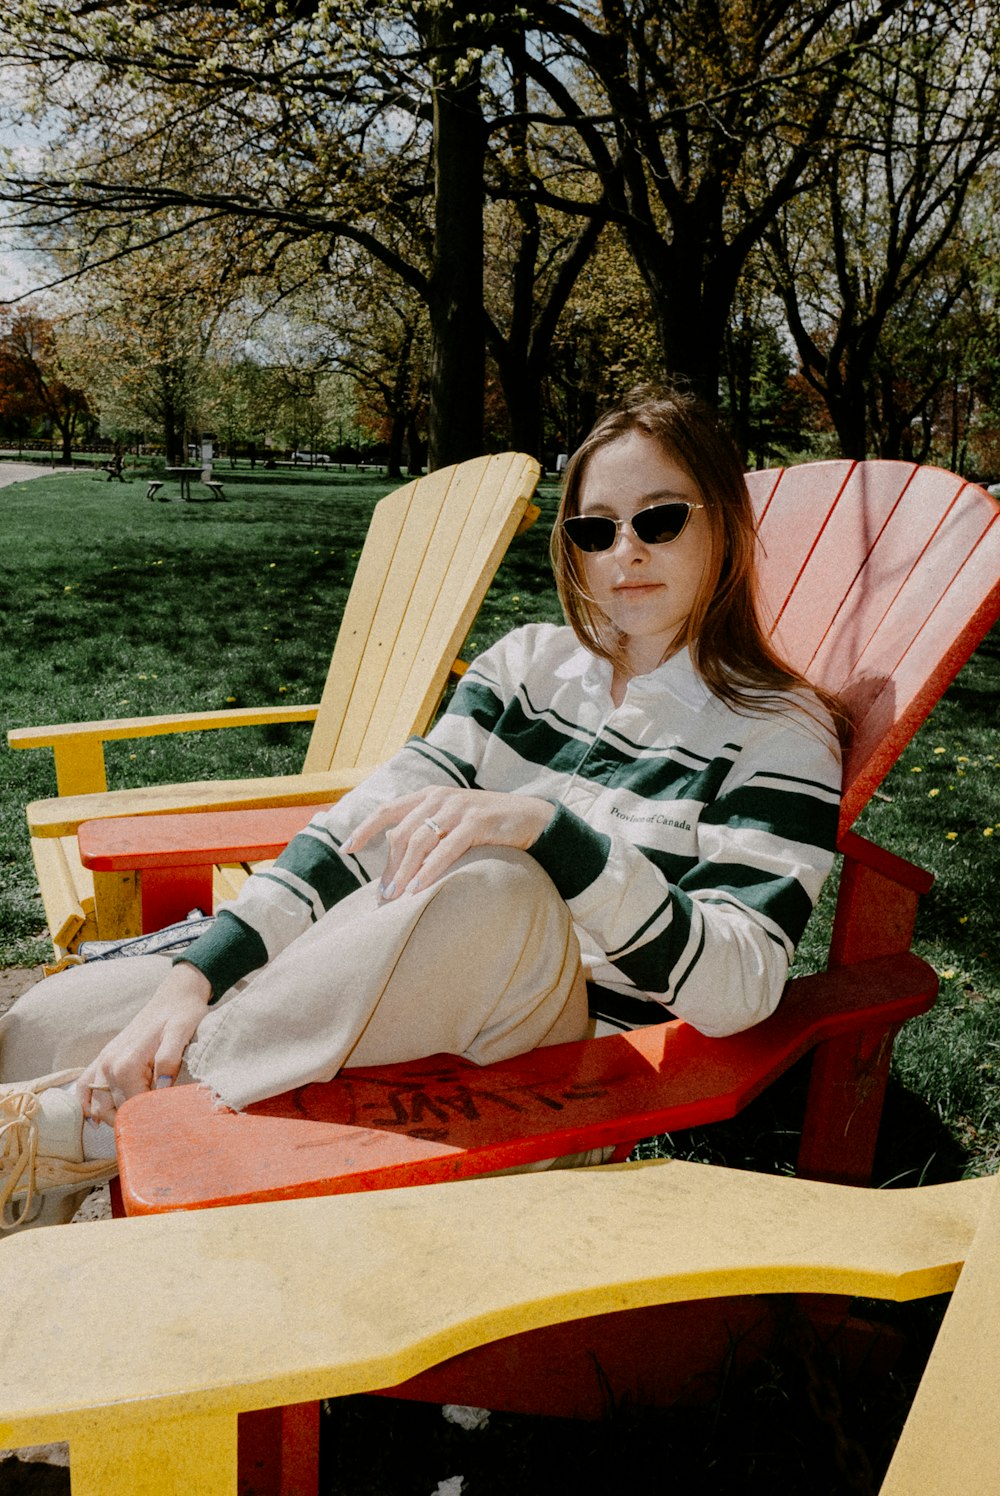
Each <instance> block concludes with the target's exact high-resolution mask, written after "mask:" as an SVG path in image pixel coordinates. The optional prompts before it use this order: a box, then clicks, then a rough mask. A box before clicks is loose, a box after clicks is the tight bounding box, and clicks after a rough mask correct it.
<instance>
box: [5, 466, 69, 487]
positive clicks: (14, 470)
mask: <svg viewBox="0 0 1000 1496" xmlns="http://www.w3.org/2000/svg"><path fill="white" fill-rule="evenodd" d="M74 471H75V469H74V468H68V467H40V466H39V464H38V463H37V462H0V488H7V487H8V486H9V485H10V484H11V483H23V482H24V481H25V479H26V478H51V477H52V476H53V474H54V473H72V472H74Z"/></svg>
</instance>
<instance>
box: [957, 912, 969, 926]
mask: <svg viewBox="0 0 1000 1496" xmlns="http://www.w3.org/2000/svg"><path fill="white" fill-rule="evenodd" d="M958 922H959V924H960V925H967V924H968V923H969V916H968V915H967V914H960V915H959V916H958Z"/></svg>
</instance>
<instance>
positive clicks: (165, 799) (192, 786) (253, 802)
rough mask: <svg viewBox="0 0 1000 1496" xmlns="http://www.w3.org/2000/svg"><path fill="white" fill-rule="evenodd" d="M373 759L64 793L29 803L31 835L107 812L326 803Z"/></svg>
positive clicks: (67, 830) (67, 831) (69, 831)
mask: <svg viewBox="0 0 1000 1496" xmlns="http://www.w3.org/2000/svg"><path fill="white" fill-rule="evenodd" d="M374 768H375V765H374V764H366V765H364V766H363V767H361V768H356V769H332V770H329V771H327V772H324V773H320V774H279V775H274V776H272V777H269V778H266V779H229V780H227V779H206V780H192V781H191V782H190V783H185V784H159V785H154V786H151V787H149V788H146V789H134V790H108V791H105V792H104V793H103V794H99V795H65V796H58V797H53V798H52V799H51V800H34V801H32V802H31V804H30V805H29V806H28V811H27V814H28V827H29V830H30V831H31V835H32V836H33V837H50V836H75V835H76V832H77V829H78V827H79V825H80V823H81V822H82V821H96V820H104V819H105V818H106V817H108V816H133V815H164V814H171V813H179V812H181V811H192V810H256V809H259V808H260V807H262V806H266V805H324V804H327V803H329V802H331V801H333V800H339V799H340V797H341V795H344V794H346V793H347V791H348V790H350V789H353V788H354V786H355V785H356V784H360V783H361V781H362V780H363V779H365V778H366V777H367V776H368V775H369V774H371V773H372V772H373V770H374Z"/></svg>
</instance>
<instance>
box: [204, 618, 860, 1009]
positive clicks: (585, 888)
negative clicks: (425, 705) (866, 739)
mask: <svg viewBox="0 0 1000 1496" xmlns="http://www.w3.org/2000/svg"><path fill="white" fill-rule="evenodd" d="M430 784H443V785H451V784H454V785H457V786H462V787H468V788H471V789H485V790H505V791H508V792H512V793H520V794H525V795H538V796H542V797H544V798H546V799H548V800H550V801H551V802H552V803H553V804H554V805H555V806H556V815H555V817H554V819H553V820H552V822H551V824H550V825H549V827H548V828H547V830H546V831H545V832H544V833H543V835H542V836H540V837H539V838H538V840H537V841H536V842H535V843H534V845H533V846H531V847H530V848H529V852H530V854H531V855H532V856H533V857H534V858H535V859H536V860H537V861H538V862H539V863H540V864H541V866H542V867H543V868H544V869H545V871H546V872H547V873H548V874H549V876H550V877H551V879H552V881H553V883H554V884H555V886H556V888H557V889H558V891H559V893H560V894H561V896H562V897H563V898H564V899H565V900H566V903H567V904H568V906H569V909H570V911H571V913H572V916H573V920H574V923H575V925H576V929H577V933H578V936H579V939H580V945H581V949H582V951H583V958H584V964H585V967H586V969H587V977H588V981H590V982H592V983H595V984H597V985H598V986H599V988H601V989H604V993H603V996H604V1002H603V1003H602V1002H600V1001H598V1004H597V1009H596V1010H597V1011H598V1012H602V1013H605V1014H606V1015H607V1016H608V1017H609V1018H610V1021H611V1022H612V1023H617V1024H618V1025H619V1026H627V1025H628V1024H629V1023H630V1022H631V1021H635V1018H636V1016H637V1015H639V1014H642V1013H644V1012H645V1011H646V1009H645V1008H638V1007H637V1006H636V1000H645V1001H647V1002H648V1001H649V1000H652V1001H653V1002H654V1003H655V1004H656V1005H657V1006H655V1007H653V1008H652V1009H650V1010H649V1012H650V1017H651V1018H653V1017H655V1018H657V1019H662V1017H664V1016H665V1015H664V1013H663V1009H662V1008H661V1007H660V1006H659V1005H660V1004H664V1005H666V1008H667V1010H668V1014H672V1015H675V1016H677V1017H681V1018H685V1019H687V1020H688V1021H689V1022H691V1023H692V1024H694V1026H695V1027H696V1028H698V1029H700V1030H701V1031H702V1032H703V1033H706V1034H713V1035H721V1034H727V1033H735V1032H737V1031H739V1030H740V1029H744V1028H748V1027H750V1026H751V1025H752V1024H754V1023H757V1022H759V1021H760V1020H761V1019H762V1018H765V1017H767V1015H768V1014H769V1013H770V1012H772V1011H773V1010H774V1008H775V1007H776V1005H777V1003H778V1000H779V998H780V996H781V992H782V989H783V986H784V983H785V980H786V976H787V970H788V963H789V960H790V958H791V955H792V952H793V950H794V947H795V944H796V942H797V941H798V939H799V937H800V936H801V934H802V931H803V929H804V928H805V924H806V921H807V919H808V917H809V914H810V912H811V910H812V907H813V905H814V903H815V901H816V898H817V896H818V894H819V891H820V888H821V886H822V883H823V880H824V878H825V877H826V874H827V872H828V871H829V869H830V865H831V863H832V860H833V849H834V842H835V837H836V831H837V813H838V805H839V798H840V758H839V752H838V749H837V744H836V738H835V735H834V733H833V731H832V728H831V727H830V726H829V724H828V723H827V721H826V718H825V716H824V714H823V712H822V710H821V709H820V708H819V707H818V705H817V703H816V702H815V701H814V700H812V699H811V698H806V697H805V696H801V695H789V696H788V698H787V706H786V707H784V708H783V709H781V710H778V711H774V710H771V711H764V710H763V709H761V710H756V711H752V712H751V711H747V712H741V713H737V712H735V711H733V710H732V709H731V708H730V707H728V706H726V705H724V704H723V703H722V702H720V701H719V700H718V698H716V697H715V696H713V695H712V694H711V692H710V691H709V690H708V688H707V687H706V686H705V684H704V682H703V681H702V679H701V677H700V676H699V675H698V674H697V672H696V671H695V669H694V667H693V665H692V662H691V659H690V656H689V655H688V653H687V651H684V652H682V653H681V654H678V655H675V656H674V657H673V658H672V659H670V660H668V661H667V663H666V664H664V665H661V666H660V667H659V668H658V669H656V670H654V671H652V672H651V673H650V674H649V675H644V676H638V677H636V678H635V679H633V680H632V681H631V682H630V683H629V685H628V689H627V691H626V694H625V699H624V701H623V702H622V704H621V706H618V707H616V706H615V705H614V703H613V702H612V699H611V668H610V666H609V665H608V664H607V663H606V662H604V661H603V660H599V659H597V658H596V657H595V656H593V655H592V654H590V652H589V651H588V650H585V649H584V648H582V647H581V646H580V644H579V643H578V642H577V640H576V638H575V637H574V635H573V633H572V631H571V630H570V629H568V628H558V627H556V626H554V625H552V624H532V625H529V626H527V627H525V628H521V629H517V630H516V631H515V632H514V633H512V634H509V635H507V637H506V638H504V639H502V640H501V641H500V642H499V643H498V644H497V645H495V646H494V647H493V648H492V649H490V650H489V651H487V652H486V653H485V654H483V655H482V656H481V657H480V659H479V660H478V661H477V662H476V664H475V665H474V666H473V667H472V668H471V669H470V670H469V671H468V673H467V674H466V675H465V676H464V678H463V680H462V682H461V684H460V686H459V688H458V690H457V691H456V693H455V696H454V699H453V701H452V703H451V705H450V707H449V709H448V710H447V711H446V712H445V713H444V714H443V715H442V716H441V717H440V718H439V720H438V722H437V723H436V724H435V726H434V727H433V729H432V730H431V732H430V733H429V734H428V735H427V737H426V738H413V739H411V740H410V742H409V743H407V744H406V746H405V747H404V748H402V749H401V750H400V751H399V753H397V754H396V755H395V756H394V757H393V758H392V759H391V760H390V761H389V762H388V763H386V764H384V765H382V766H381V767H380V768H379V769H377V770H376V771H375V772H374V773H373V774H372V775H371V776H370V777H369V778H368V779H367V780H365V782H364V784H362V785H361V786H360V787H359V788H358V789H356V790H353V791H352V792H351V793H350V794H349V795H346V796H345V797H344V798H343V799H342V800H340V801H339V802H338V803H337V804H336V805H334V806H333V807H332V808H331V809H330V810H328V811H325V812H323V813H321V814H319V815H317V816H316V817H315V819H314V820H313V821H312V822H311V823H310V825H309V826H308V827H307V828H306V830H305V831H303V832H302V833H300V834H299V835H298V836H297V837H296V838H295V840H294V841H293V842H292V843H291V844H290V845H289V847H288V849H287V850H286V851H285V852H284V853H283V854H282V856H281V857H280V858H279V859H278V861H277V862H276V863H275V864H273V866H272V867H271V868H270V869H269V870H268V871H267V872H266V873H262V874H257V875H255V876H254V877H252V878H250V879H248V881H247V883H246V884H245V885H244V888H243V889H242V891H241V893H240V895H239V898H238V899H236V900H235V901H234V902H233V903H232V904H230V905H228V906H225V907H224V911H223V912H222V914H221V915H220V918H219V920H218V921H217V922H216V925H215V927H214V929H213V930H211V931H210V932H209V933H208V934H207V935H205V936H203V937H202V938H201V940H199V941H198V942H197V943H196V944H195V945H193V946H191V947H190V948H189V950H188V951H187V952H185V954H184V956H183V957H182V958H181V959H183V960H187V961H192V962H193V963H194V964H195V965H196V966H198V967H199V968H200V969H201V970H202V971H203V972H205V974H206V975H207V976H208V977H209V978H210V980H211V981H212V985H213V989H214V991H215V993H216V994H217V995H218V994H220V993H221V992H223V991H225V990H227V989H228V988H229V987H230V986H231V985H232V984H233V983H234V982H235V981H237V980H239V979H240V978H242V977H244V976H246V975H247V974H248V973H249V972H251V971H253V970H255V969H257V968H258V967H260V966H262V965H263V964H264V963H265V962H266V961H267V960H270V959H271V958H273V957H274V956H275V955H276V954H277V952H278V951H279V950H281V949H283V947H284V946H286V945H287V944H288V943H289V942H290V941H291V940H294V939H295V937H296V936H297V935H298V934H300V933H301V932H302V931H303V930H304V929H306V928H308V926H309V925H310V924H311V923H312V922H313V921H315V920H316V919H317V918H319V917H320V916H321V915H322V914H323V912H324V911H325V910H327V909H329V908H331V907H332V905H333V904H335V903H336V902H337V901H338V900H339V899H341V898H343V897H344V896H345V895H346V894H348V893H350V892H351V891H352V890H353V889H355V888H357V887H358V886H359V884H360V883H362V882H364V881H366V880H368V879H371V878H377V877H378V876H379V874H380V871H381V867H382V865H383V864H384V860H385V844H384V839H381V838H380V839H379V841H378V842H377V843H373V844H372V845H371V846H370V847H366V848H364V849H363V851H362V852H361V854H360V855H359V856H351V857H345V856H344V855H343V854H342V853H341V851H340V848H341V845H342V843H343V842H344V840H345V839H346V838H347V836H348V834H349V833H350V831H351V830H352V828H353V827H354V826H356V825H358V824H359V822H360V821H361V820H362V819H363V817H364V816H366V815H367V814H368V813H369V812H370V811H371V810H372V809H374V808H375V807H376V806H377V805H381V804H384V803H385V802H386V801H387V800H389V799H392V798H394V797H396V796H399V795H404V794H408V793H410V792H412V791H413V790H416V789H420V788H423V787H424V786H426V785H430ZM616 994H618V995H620V997H621V999H622V1001H620V1002H616V998H615V995H616ZM639 1021H642V1020H641V1018H639Z"/></svg>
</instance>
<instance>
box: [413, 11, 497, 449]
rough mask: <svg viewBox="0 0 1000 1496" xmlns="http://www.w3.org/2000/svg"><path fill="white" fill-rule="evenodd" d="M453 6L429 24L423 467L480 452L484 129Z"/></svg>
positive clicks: (467, 37)
mask: <svg viewBox="0 0 1000 1496" xmlns="http://www.w3.org/2000/svg"><path fill="white" fill-rule="evenodd" d="M455 19H456V17H455V11H454V9H453V8H452V7H450V6H449V7H445V8H442V10H441V11H440V12H439V13H438V14H437V15H435V16H434V17H433V19H432V20H431V21H430V23H429V25H428V40H429V42H430V46H431V48H432V51H433V53H434V57H433V71H434V76H435V79H436V82H435V86H434V99H433V104H434V248H433V264H432V268H431V276H430V296H429V304H430V322H431V368H430V416H429V422H428V427H429V429H428V438H429V440H428V454H427V466H428V468H429V469H430V470H433V469H435V468H440V467H445V466H446V465H448V464H449V463H452V462H462V461H464V460H465V459H466V458H468V457H478V456H480V455H481V454H482V450H483V385H484V379H485V373H486V340H485V325H484V315H483V176H484V170H485V160H486V130H485V126H484V122H483V114H482V106H481V104H480V101H479V85H480V70H479V67H478V65H473V66H470V67H469V69H468V71H467V72H465V74H464V75H463V77H462V78H461V80H460V81H458V82H455V81H454V79H453V74H454V70H455V65H456V63H457V61H458V60H459V58H460V57H461V56H462V53H463V50H464V48H465V47H467V46H471V45H472V44H473V41H474V37H473V35H472V34H471V32H469V33H467V32H463V33H462V34H461V44H460V45H459V44H458V43H457V42H456V27H455Z"/></svg>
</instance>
